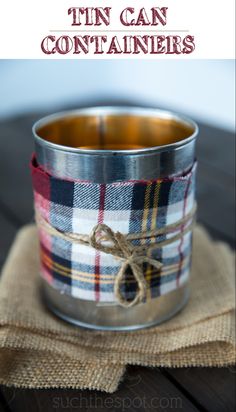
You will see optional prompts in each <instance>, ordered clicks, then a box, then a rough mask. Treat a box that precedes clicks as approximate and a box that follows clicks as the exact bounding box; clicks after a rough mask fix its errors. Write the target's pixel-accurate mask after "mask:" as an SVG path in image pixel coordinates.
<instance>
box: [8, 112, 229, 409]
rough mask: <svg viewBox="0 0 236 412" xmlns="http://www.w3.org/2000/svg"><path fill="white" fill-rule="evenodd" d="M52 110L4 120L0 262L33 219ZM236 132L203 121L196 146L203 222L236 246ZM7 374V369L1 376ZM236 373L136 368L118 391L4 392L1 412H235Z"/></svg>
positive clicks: (201, 219)
mask: <svg viewBox="0 0 236 412" xmlns="http://www.w3.org/2000/svg"><path fill="white" fill-rule="evenodd" d="M44 114H45V113H36V114H31V115H28V116H21V117H17V118H11V119H7V120H4V121H0V233H1V236H0V265H1V266H2V264H3V262H4V260H5V259H6V256H7V253H8V250H9V247H10V245H11V243H12V241H13V239H14V236H15V234H16V232H17V230H18V229H19V228H20V227H21V226H22V225H24V224H26V223H28V222H29V221H32V219H33V203H32V189H31V180H30V174H29V169H28V163H29V159H30V156H31V153H32V151H33V139H32V136H31V127H32V123H33V122H34V121H35V120H36V119H38V118H40V117H41V116H42V115H44ZM234 149H235V148H234V135H233V134H232V133H230V132H227V131H224V130H220V129H218V128H214V127H209V126H207V125H203V124H200V138H199V140H198V144H197V156H198V161H199V170H198V185H197V196H198V205H199V209H198V220H199V221H200V222H201V223H202V224H203V225H204V226H205V227H206V228H207V229H208V230H209V232H210V233H211V234H212V236H213V237H214V238H217V239H221V240H224V241H226V242H227V243H229V244H230V245H231V246H232V247H234V240H235V221H234V208H235V200H234V199H235V196H234V185H235V170H234V167H235V165H234V160H235V159H234ZM0 373H1V371H0ZM235 377H236V370H235V369H234V368H233V367H229V368H220V369H218V368H181V369H166V368H144V367H137V366H135V367H134V366H130V367H128V369H127V372H126V375H125V378H124V380H123V382H122V383H121V384H120V386H119V389H118V391H117V392H115V393H114V394H106V393H102V392H98V391H89V390H84V391H80V390H62V389H52V390H43V389H41V390H32V389H15V388H7V387H4V386H1V387H0V411H4V412H10V411H11V412H13V411H14V412H18V411H20V412H22V411H23V412H37V411H44V412H45V411H55V410H56V411H57V412H59V411H68V412H69V411H75V410H86V411H94V410H96V411H105V410H110V411H122V412H123V411H126V410H130V411H140V412H141V411H152V410H162V411H172V410H183V411H188V412H190V411H212V412H217V411H219V412H223V411H233V410H235V389H234V387H235Z"/></svg>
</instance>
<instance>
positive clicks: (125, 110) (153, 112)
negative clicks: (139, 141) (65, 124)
mask: <svg viewBox="0 0 236 412" xmlns="http://www.w3.org/2000/svg"><path fill="white" fill-rule="evenodd" d="M84 115H88V116H91V115H94V116H95V115H97V116H102V115H117V116H119V115H136V116H140V117H141V116H149V117H157V118H162V119H172V120H176V121H178V122H179V123H182V124H183V123H185V124H187V125H188V126H190V127H192V128H193V133H192V134H191V135H190V136H189V137H187V138H185V139H183V140H179V141H177V142H175V143H170V144H167V145H162V146H153V147H147V148H142V149H131V150H121V149H119V150H97V149H81V148H75V147H69V146H63V145H60V144H57V143H52V142H50V141H48V140H45V139H43V138H42V137H40V136H39V135H38V134H37V130H38V129H39V128H40V127H42V126H45V125H47V124H50V123H52V122H53V121H55V120H59V119H62V118H64V117H74V116H78V117H79V116H84ZM32 131H33V136H34V139H35V140H36V141H37V142H38V143H39V144H40V145H41V146H44V147H48V148H50V149H54V150H58V151H62V152H70V153H77V154H86V155H92V156H93V155H104V156H113V155H114V154H119V155H120V156H127V155H145V154H150V153H161V152H164V151H168V150H173V149H176V150H177V149H179V148H180V147H183V146H185V145H186V144H188V143H190V142H191V141H192V140H195V139H196V137H197V136H198V132H199V128H198V125H197V123H196V122H194V121H193V120H192V119H190V118H189V117H187V116H184V115H182V114H178V113H176V112H174V111H169V110H162V109H155V108H149V107H138V106H137V107H136V106H94V107H88V108H82V109H75V110H66V111H61V112H57V113H54V114H51V115H48V116H44V117H43V118H41V119H39V120H38V121H37V122H35V123H34V125H33V128H32Z"/></svg>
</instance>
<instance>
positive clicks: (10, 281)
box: [0, 225, 235, 392]
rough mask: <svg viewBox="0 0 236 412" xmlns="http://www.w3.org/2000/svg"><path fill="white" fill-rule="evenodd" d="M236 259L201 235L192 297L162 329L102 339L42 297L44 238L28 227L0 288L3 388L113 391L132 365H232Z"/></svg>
mask: <svg viewBox="0 0 236 412" xmlns="http://www.w3.org/2000/svg"><path fill="white" fill-rule="evenodd" d="M233 260H234V254H233V253H232V252H231V251H230V249H229V248H228V247H227V246H226V245H225V244H222V243H215V242H213V241H212V240H211V239H210V238H209V236H208V235H207V233H206V232H205V231H204V230H203V229H202V228H201V227H197V228H196V229H195V231H194V242H193V270H192V282H191V289H192V290H191V298H190V301H189V303H188V305H187V306H186V307H185V309H184V310H182V312H180V313H179V314H178V315H177V316H175V317H174V318H173V319H171V320H170V321H168V322H166V323H163V324H162V325H160V326H157V327H154V328H151V329H144V330H142V331H135V332H129V333H128V332H95V331H88V330H85V329H81V328H77V327H74V326H71V325H69V324H66V323H64V322H63V321H61V320H59V319H57V318H56V317H55V316H54V315H52V314H51V313H50V312H49V311H48V310H47V309H46V308H45V307H44V305H43V304H42V302H41V299H40V294H39V288H40V277H39V275H38V267H39V262H38V245H37V232H36V228H35V226H34V225H30V226H26V227H25V228H23V229H22V230H21V231H20V232H19V234H18V235H17V238H16V240H15V242H14V245H13V247H12V250H11V252H10V255H9V257H8V259H7V262H6V264H5V267H4V269H3V273H2V279H1V282H0V325H1V327H0V383H2V384H5V385H15V386H19V387H26V388H52V387H65V388H90V389H100V390H104V391H107V392H113V391H115V390H116V389H117V387H118V384H119V382H120V380H121V378H122V376H123V374H124V371H125V367H126V365H128V364H139V365H146V366H165V367H183V366H226V365H231V364H233V363H234V362H235V336H234V331H235V329H234V307H235V296H234V290H235V288H234V279H233V278H234V263H233Z"/></svg>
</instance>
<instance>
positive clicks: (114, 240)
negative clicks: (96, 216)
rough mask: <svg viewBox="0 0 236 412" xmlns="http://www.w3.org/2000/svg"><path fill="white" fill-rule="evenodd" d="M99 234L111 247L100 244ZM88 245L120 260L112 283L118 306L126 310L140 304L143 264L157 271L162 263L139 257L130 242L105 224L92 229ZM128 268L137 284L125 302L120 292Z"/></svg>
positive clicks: (144, 292) (144, 287) (143, 282)
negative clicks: (135, 289)
mask: <svg viewBox="0 0 236 412" xmlns="http://www.w3.org/2000/svg"><path fill="white" fill-rule="evenodd" d="M101 234H103V235H104V237H105V239H106V241H109V242H110V243H111V244H112V245H113V246H108V245H107V246H106V245H104V244H102V243H101V240H102V239H103V236H101ZM98 235H99V236H98ZM89 244H90V246H91V247H93V248H94V249H96V250H100V251H101V252H105V253H110V254H112V255H113V256H115V257H117V258H119V259H121V260H122V264H121V267H120V269H119V271H118V273H117V275H116V277H115V283H114V294H115V297H116V298H117V300H118V302H119V303H120V305H122V306H124V307H126V308H128V307H131V306H134V305H136V303H138V302H141V301H142V300H143V299H144V297H145V296H146V281H145V278H144V275H143V270H142V265H143V263H149V264H150V265H152V266H153V267H155V268H157V269H158V270H160V269H161V267H162V263H160V262H159V261H158V260H154V259H152V258H150V257H148V256H142V255H139V254H138V250H137V249H135V247H134V246H133V245H132V244H131V242H129V241H128V240H127V238H126V237H125V236H124V235H122V233H120V232H113V230H112V229H111V228H110V227H109V226H107V225H105V224H98V225H96V226H95V227H94V228H93V230H92V232H91V234H90V236H89ZM128 267H130V269H131V272H132V274H133V277H134V279H135V280H136V282H137V293H136V295H135V297H134V299H133V300H126V299H125V298H124V297H123V296H122V293H121V290H120V286H121V283H122V280H123V278H124V276H125V273H126V270H127V268H128Z"/></svg>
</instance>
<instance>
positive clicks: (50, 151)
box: [33, 107, 198, 330]
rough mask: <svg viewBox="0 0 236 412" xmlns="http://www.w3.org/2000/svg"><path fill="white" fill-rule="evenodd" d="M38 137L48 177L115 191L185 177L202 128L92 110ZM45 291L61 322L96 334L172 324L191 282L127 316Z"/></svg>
mask: <svg viewBox="0 0 236 412" xmlns="http://www.w3.org/2000/svg"><path fill="white" fill-rule="evenodd" d="M33 135H34V139H35V150H36V159H37V162H38V164H39V165H40V166H41V167H42V168H43V169H44V170H45V171H46V172H48V173H50V174H51V175H53V176H55V177H58V178H67V179H79V180H86V181H90V182H92V183H113V182H122V181H127V180H150V179H158V178H163V177H167V176H168V177H170V176H178V175H180V176H181V175H182V174H183V173H185V172H187V171H188V170H189V169H190V168H191V167H192V165H193V163H194V160H195V143H196V137H197V135H198V127H197V125H196V124H195V123H194V122H193V121H192V120H189V119H188V118H185V117H183V116H180V115H178V114H175V113H172V112H167V111H162V110H157V109H147V108H135V107H134V108H132V107H131V108H130V107H94V108H87V109H80V110H75V111H70V112H63V113H58V114H54V115H51V116H47V117H45V118H43V119H41V120H39V121H38V122H37V123H36V124H35V125H34V127H33ZM127 142H128V143H129V144H127ZM42 283H43V294H44V299H45V301H46V303H47V305H48V307H49V308H50V309H51V310H52V311H53V312H54V313H55V314H56V315H58V316H59V317H61V318H62V319H64V320H66V321H68V322H71V323H73V324H75V325H79V326H84V327H87V328H91V329H102V330H134V329H139V328H143V327H148V326H151V325H157V324H159V323H161V322H163V321H166V320H167V319H169V318H171V317H172V316H174V315H175V314H176V313H177V312H178V311H179V310H180V309H181V308H182V307H183V306H184V305H185V304H186V302H187V300H188V297H189V282H186V283H185V284H184V285H183V286H181V287H179V288H178V289H176V290H174V291H172V292H170V293H167V294H166V295H163V296H160V297H157V298H155V299H152V300H150V301H147V302H145V303H139V304H138V305H136V306H134V307H130V308H124V307H122V306H119V305H118V304H116V303H105V302H104V303H102V302H101V303H99V302H98V303H96V302H93V301H88V300H82V299H79V298H74V297H72V296H69V295H66V294H64V293H61V292H60V291H58V290H57V289H55V288H53V287H52V286H50V285H49V284H48V283H47V282H46V281H45V280H42Z"/></svg>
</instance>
